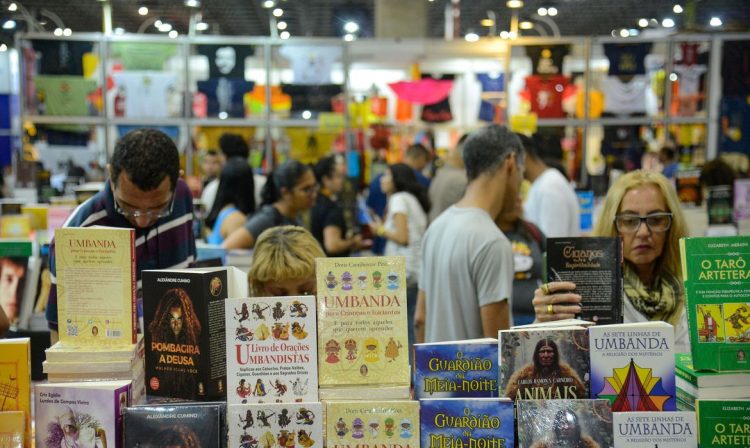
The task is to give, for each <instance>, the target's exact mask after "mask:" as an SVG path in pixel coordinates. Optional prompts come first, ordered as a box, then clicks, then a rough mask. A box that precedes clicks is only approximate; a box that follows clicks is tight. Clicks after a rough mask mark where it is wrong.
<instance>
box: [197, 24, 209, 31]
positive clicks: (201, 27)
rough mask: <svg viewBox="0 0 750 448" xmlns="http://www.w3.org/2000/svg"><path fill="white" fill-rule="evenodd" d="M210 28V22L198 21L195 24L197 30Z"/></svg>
mask: <svg viewBox="0 0 750 448" xmlns="http://www.w3.org/2000/svg"><path fill="white" fill-rule="evenodd" d="M207 29H208V23H206V22H198V23H196V24H195V31H206V30H207Z"/></svg>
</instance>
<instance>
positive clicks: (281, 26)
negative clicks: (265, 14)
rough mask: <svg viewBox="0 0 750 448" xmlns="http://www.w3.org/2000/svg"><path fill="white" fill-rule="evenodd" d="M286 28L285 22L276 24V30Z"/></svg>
mask: <svg viewBox="0 0 750 448" xmlns="http://www.w3.org/2000/svg"><path fill="white" fill-rule="evenodd" d="M286 27H287V25H286V22H284V21H283V20H282V21H281V22H279V23H277V24H276V28H278V29H280V30H285V29H286Z"/></svg>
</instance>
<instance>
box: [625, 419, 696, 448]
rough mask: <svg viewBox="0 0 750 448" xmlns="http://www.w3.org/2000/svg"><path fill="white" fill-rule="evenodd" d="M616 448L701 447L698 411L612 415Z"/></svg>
mask: <svg viewBox="0 0 750 448" xmlns="http://www.w3.org/2000/svg"><path fill="white" fill-rule="evenodd" d="M612 419H613V422H612V423H613V425H612V430H613V434H614V439H615V448H654V447H655V446H658V447H659V448H670V447H671V448H698V425H697V423H696V421H695V412H613V413H612Z"/></svg>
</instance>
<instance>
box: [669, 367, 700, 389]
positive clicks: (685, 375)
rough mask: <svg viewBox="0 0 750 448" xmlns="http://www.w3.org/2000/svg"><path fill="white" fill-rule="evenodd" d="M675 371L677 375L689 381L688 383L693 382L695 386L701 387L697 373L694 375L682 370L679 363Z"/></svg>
mask: <svg viewBox="0 0 750 448" xmlns="http://www.w3.org/2000/svg"><path fill="white" fill-rule="evenodd" d="M674 373H675V375H677V376H678V377H680V378H682V379H683V380H685V381H687V382H688V383H690V384H692V385H693V386H695V387H699V386H700V385H699V384H698V377H697V376H695V375H693V374H692V373H690V372H687V371H685V370H682V369H681V368H680V366H679V364H678V365H677V366H676V367H675V369H674Z"/></svg>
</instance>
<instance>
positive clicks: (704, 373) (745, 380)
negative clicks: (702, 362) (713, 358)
mask: <svg viewBox="0 0 750 448" xmlns="http://www.w3.org/2000/svg"><path fill="white" fill-rule="evenodd" d="M675 369H676V370H675V374H676V375H677V377H678V378H682V379H683V380H685V381H686V382H688V383H690V384H692V385H693V386H695V387H699V388H713V387H743V386H744V387H746V388H747V389H748V390H750V371H748V372H713V371H709V370H696V369H695V366H693V357H692V356H691V355H690V354H689V353H678V354H676V355H675Z"/></svg>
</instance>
